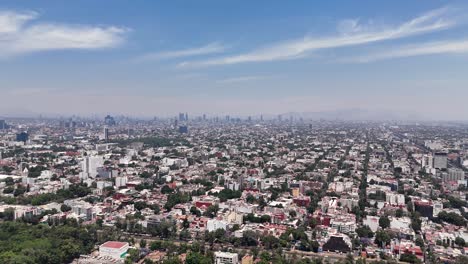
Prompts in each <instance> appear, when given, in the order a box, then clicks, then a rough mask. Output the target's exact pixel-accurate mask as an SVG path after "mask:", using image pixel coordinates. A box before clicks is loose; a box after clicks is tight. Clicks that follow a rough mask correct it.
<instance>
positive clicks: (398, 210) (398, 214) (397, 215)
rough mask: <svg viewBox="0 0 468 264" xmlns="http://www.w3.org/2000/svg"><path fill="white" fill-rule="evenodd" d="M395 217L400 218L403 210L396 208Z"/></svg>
mask: <svg viewBox="0 0 468 264" xmlns="http://www.w3.org/2000/svg"><path fill="white" fill-rule="evenodd" d="M395 216H396V217H402V216H403V210H402V209H401V208H398V209H397V210H396V212H395Z"/></svg>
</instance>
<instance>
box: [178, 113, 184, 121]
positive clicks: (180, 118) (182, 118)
mask: <svg viewBox="0 0 468 264" xmlns="http://www.w3.org/2000/svg"><path fill="white" fill-rule="evenodd" d="M179 121H185V115H184V113H179Z"/></svg>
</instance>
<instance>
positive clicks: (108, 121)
mask: <svg viewBox="0 0 468 264" xmlns="http://www.w3.org/2000/svg"><path fill="white" fill-rule="evenodd" d="M104 123H105V124H106V125H108V126H115V124H116V122H115V119H114V118H113V117H112V116H110V115H107V116H106V117H105V118H104Z"/></svg>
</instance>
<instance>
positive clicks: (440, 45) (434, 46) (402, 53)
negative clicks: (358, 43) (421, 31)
mask: <svg viewBox="0 0 468 264" xmlns="http://www.w3.org/2000/svg"><path fill="white" fill-rule="evenodd" d="M450 53H468V40H455V41H439V42H429V43H423V44H417V45H415V44H413V45H406V46H396V47H392V48H387V49H385V51H381V52H378V53H372V54H367V55H364V56H360V57H354V58H351V59H345V60H342V61H343V62H355V63H368V62H373V61H379V60H387V59H394V58H404V57H414V56H423V55H434V54H450Z"/></svg>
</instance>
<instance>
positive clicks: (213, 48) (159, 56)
mask: <svg viewBox="0 0 468 264" xmlns="http://www.w3.org/2000/svg"><path fill="white" fill-rule="evenodd" d="M225 50H226V47H225V46H224V45H222V44H220V43H218V42H213V43H209V44H207V45H204V46H201V47H195V48H188V49H182V50H172V51H164V52H154V53H147V54H144V55H142V56H139V57H137V58H136V60H135V61H137V62H143V61H154V60H164V59H175V58H182V57H193V56H200V55H207V54H215V53H220V52H223V51H225Z"/></svg>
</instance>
